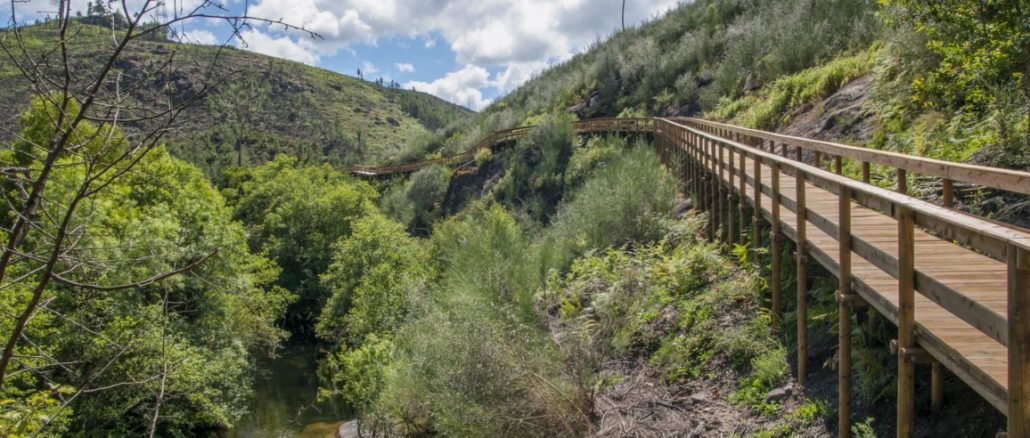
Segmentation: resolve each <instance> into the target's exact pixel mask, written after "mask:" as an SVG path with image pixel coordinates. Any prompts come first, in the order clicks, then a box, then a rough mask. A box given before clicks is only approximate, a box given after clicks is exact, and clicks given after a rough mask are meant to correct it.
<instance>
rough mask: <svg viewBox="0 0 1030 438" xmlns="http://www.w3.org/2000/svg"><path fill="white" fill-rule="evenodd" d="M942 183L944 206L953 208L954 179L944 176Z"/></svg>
mask: <svg viewBox="0 0 1030 438" xmlns="http://www.w3.org/2000/svg"><path fill="white" fill-rule="evenodd" d="M943 184H944V207H946V208H953V207H955V183H954V181H952V180H950V179H948V178H945V179H944V181H943Z"/></svg>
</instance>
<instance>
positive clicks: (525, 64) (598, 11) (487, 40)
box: [250, 0, 681, 106]
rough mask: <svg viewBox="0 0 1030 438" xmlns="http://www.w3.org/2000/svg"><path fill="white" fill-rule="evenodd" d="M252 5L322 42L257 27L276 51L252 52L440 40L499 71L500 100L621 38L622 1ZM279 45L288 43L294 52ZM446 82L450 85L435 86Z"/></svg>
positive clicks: (662, 6) (652, 10) (460, 55)
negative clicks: (599, 43)
mask: <svg viewBox="0 0 1030 438" xmlns="http://www.w3.org/2000/svg"><path fill="white" fill-rule="evenodd" d="M252 1H253V5H252V7H251V9H250V12H251V14H253V15H254V16H260V17H265V18H271V19H283V20H285V21H286V22H288V23H290V24H292V25H298V26H303V27H304V28H305V29H307V30H310V31H313V32H316V33H318V34H319V35H320V36H321V37H322V38H321V39H314V40H311V39H301V38H300V37H299V36H298V34H297V33H292V34H284V33H282V31H281V27H276V26H273V27H268V26H257V30H256V31H257V32H263V33H265V34H267V35H268V38H267V39H266V40H267V41H262V43H266V42H267V44H257V45H255V46H257V47H264V46H273V48H269V47H265V48H264V49H255V50H258V51H262V50H264V53H269V52H271V51H273V50H275V51H280V52H284V53H288V54H290V55H292V56H293V58H292V59H298V58H303V59H306V60H311V59H315V62H317V60H318V59H320V57H329V56H333V55H335V54H336V53H338V52H339V51H340V50H344V49H347V48H348V47H349V46H350V45H352V44H355V43H367V44H376V43H377V42H378V41H379V40H381V39H388V38H394V37H402V38H422V39H423V40H424V44H423V45H424V46H425V47H426V48H432V47H434V46H435V45H436V43H437V41H438V40H440V41H443V42H446V43H447V44H448V45H449V46H450V48H451V49H452V50H453V51H454V53H455V61H456V62H457V63H458V64H459V65H463V66H473V65H474V66H479V67H482V68H484V69H485V68H490V69H491V70H493V69H495V68H496V69H500V73H499V74H498V75H497V77H495V78H494V80H493V81H488V84H487V85H485V86H488V87H495V88H496V89H497V91H499V92H507V91H510V90H512V89H514V88H515V87H517V86H518V85H520V84H522V83H523V82H524V81H525V80H527V79H529V78H530V77H532V76H533V75H534V74H536V73H538V72H540V71H541V70H542V69H544V68H546V66H547V65H550V64H551V63H553V62H556V61H559V60H564V59H568V58H569V57H571V56H572V55H573V54H574V53H576V52H577V51H579V50H582V48H584V47H586V46H587V45H589V44H590V43H591V42H593V41H594V40H596V39H597V38H598V37H601V36H604V35H608V34H610V33H612V32H614V31H616V30H618V29H619V27H620V25H621V18H622V17H621V10H620V9H621V7H622V2H621V1H619V0H523V1H518V2H513V1H510V0H479V1H476V2H469V1H459V0H252ZM679 1H681V0H635V1H632V2H628V3H627V4H626V23H627V24H629V25H634V24H637V23H640V22H642V21H645V20H647V19H650V18H652V17H654V16H655V15H657V14H659V13H661V12H664V11H666V10H668V9H669V8H671V7H673V6H675V5H676V4H677V3H678V2H679ZM281 39H289V40H290V41H292V42H293V45H289V44H287V43H285V42H281V41H280V40H281ZM273 42H274V43H275V44H274V45H273V44H272V43H273ZM305 62H308V61H305ZM466 68H467V67H466ZM363 70H366V72H368V73H374V72H373V71H369V70H368V69H366V68H363ZM398 70H400V68H399V67H398ZM464 70H465V69H462V70H460V71H464ZM484 71H485V70H484ZM402 72H403V71H402ZM454 73H457V72H453V73H452V74H454ZM446 80H453V78H451V79H448V78H447V77H444V78H440V79H439V80H438V81H446ZM438 81H434V82H433V83H436V82H438ZM427 91H428V90H427ZM441 97H442V96H441ZM453 97H454V96H451V98H453ZM465 97H468V95H466V96H465ZM473 101H475V99H473ZM471 106H474V105H471Z"/></svg>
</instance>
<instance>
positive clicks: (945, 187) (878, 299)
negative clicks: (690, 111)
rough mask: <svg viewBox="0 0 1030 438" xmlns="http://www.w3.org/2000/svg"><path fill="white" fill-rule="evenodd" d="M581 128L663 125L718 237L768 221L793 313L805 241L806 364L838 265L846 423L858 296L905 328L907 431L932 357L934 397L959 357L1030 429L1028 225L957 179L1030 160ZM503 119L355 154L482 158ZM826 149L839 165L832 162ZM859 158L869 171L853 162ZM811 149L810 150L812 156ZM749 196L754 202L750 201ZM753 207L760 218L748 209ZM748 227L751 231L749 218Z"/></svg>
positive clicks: (1027, 185)
mask: <svg viewBox="0 0 1030 438" xmlns="http://www.w3.org/2000/svg"><path fill="white" fill-rule="evenodd" d="M576 130H577V132H578V133H580V134H590V133H637V134H648V135H651V136H653V139H654V144H655V147H656V148H657V149H658V152H659V155H660V156H661V157H662V160H663V162H664V163H665V164H666V165H667V166H668V167H669V168H671V169H674V170H675V171H676V172H678V173H680V174H679V175H678V176H680V177H681V179H682V182H683V183H684V186H685V187H686V189H685V190H686V191H688V192H690V195H691V197H692V199H693V200H694V205H695V207H696V208H698V209H701V210H706V211H707V213H708V218H709V226H708V227H707V228H706V233H707V236H708V238H709V239H712V240H715V239H722V240H723V241H725V242H726V243H728V244H732V243H744V242H746V241H747V238H748V237H750V239H751V242H752V248H753V249H754V250H756V251H757V249H758V247H759V245H760V244H761V243H760V242H761V239H760V236H761V235H762V233H761V232H760V228H761V227H762V226H763V222H768V224H769V235H770V239H769V240H770V245H771V265H772V266H771V277H772V278H771V279H770V280H771V281H770V295H771V296H770V297H769V298H770V313H771V315H772V324H773V328H774V330H781V325H782V313H783V309H782V292H783V291H782V290H781V289H782V284H781V283H782V272H781V271H782V265H783V263H782V257H781V255H782V253H783V244H784V243H786V241H787V239H790V240H792V241H793V242H794V247H795V249H796V252H795V254H794V257H795V262H796V263H795V265H796V269H797V275H796V279H797V289H796V293H797V301H796V302H797V308H796V309H795V311H796V314H797V315H798V318H797V320H798V321H799V323H798V324H797V342H798V345H797V353H798V357H797V362H796V363H797V378H798V381H799V382H801V383H802V384H803V383H804V381H805V377H806V369H807V361H808V354H807V338H808V336H807V329H808V324H807V302H808V299H809V297H808V295H809V291H808V287H807V286H808V281H807V280H808V278H807V277H808V272H807V265H808V264H809V263H810V262H811V261H815V262H817V263H819V264H820V265H822V266H823V267H825V268H826V269H827V270H828V271H829V272H830V273H832V274H833V275H835V276H837V278H838V290H837V291H836V294H835V295H836V299H837V300H838V306H839V315H840V316H839V317H840V320H839V326H840V333H839V342H840V346H839V349H838V354H839V356H838V358H839V391H840V394H839V410H838V412H839V418H838V421H839V430H840V436H841V437H846V436H848V434H849V432H850V416H851V368H852V364H851V325H852V316H853V314H854V313H853V310H854V309H855V308H859V307H869V308H871V309H873V310H875V312H876V313H877V314H880V315H883V317H885V318H887V319H888V320H890V321H891V322H892V323H894V324H895V325H896V326H897V328H898V335H897V339H896V340H895V341H894V342H892V343H891V344H892V348H893V350H894V351H895V354H896V355H897V358H898V406H897V412H898V415H897V435H898V436H899V437H910V436H912V433H913V424H914V420H915V419H914V406H915V401H914V400H915V397H916V394H915V388H914V375H915V373H914V370H915V365H916V364H921V363H926V364H929V365H931V375H932V378H931V394H930V397H931V406H932V407H934V408H938V407H939V406H940V404H941V402H942V400H943V386H942V374H941V373H942V369H947V370H949V371H950V372H952V373H953V374H955V375H956V376H957V377H959V378H960V379H961V380H963V381H964V382H965V383H966V384H968V385H969V386H970V387H971V388H972V389H974V390H975V391H976V392H978V393H979V394H981V395H982V396H983V397H984V398H985V399H986V400H987V401H988V402H990V403H991V404H992V405H994V406H995V407H996V408H997V409H998V410H999V411H1001V412H1002V413H1004V414H1005V415H1007V416H1008V436H1009V437H1030V296H1028V294H1030V231H1028V230H1026V229H1023V228H1020V227H1017V226H1012V225H1007V224H1001V223H998V222H995V221H992V220H989V219H986V218H982V217H978V216H974V215H971V214H968V213H962V212H959V211H957V210H955V209H953V208H952V207H954V205H955V204H954V202H955V201H954V185H955V183H956V182H958V183H963V184H969V185H973V186H979V187H985V188H992V189H998V190H1005V191H1010V192H1016V193H1022V194H1030V173H1026V172H1019V171H1013V170H1005V169H996V168H991V167H984V166H975V165H969V164H963V163H950V162H944V161H939V160H932V159H926V158H921V157H914V156H909V155H904V154H898V153H892V152H884V151H877V150H871V149H865V148H860V147H855V146H847V145H841V144H836V143H830V142H823V141H816V140H809V139H804V138H799V137H791V136H785V135H781V134H775V133H770V132H764V131H758V130H753V129H747V128H741V127H737V126H732V125H727V124H722V123H716V122H710V121H706V120H700V119H694V118H676V119H656V118H629V119H594V120H587V121H581V122H577V123H576ZM530 132H531V128H530V127H521V128H515V129H510V130H506V131H498V132H495V133H493V134H491V135H489V136H487V138H485V139H483V140H482V141H481V142H479V143H478V144H477V145H476V146H475V147H473V148H472V149H470V150H469V151H466V152H463V153H461V154H457V155H453V156H450V157H444V158H439V159H435V160H427V161H420V162H416V163H408V164H401V165H396V166H382V167H374V166H355V167H352V168H349V169H348V170H350V171H352V172H354V173H357V174H361V175H389V174H396V173H402V172H410V171H413V170H417V169H420V168H423V167H426V166H429V165H433V164H448V163H456V162H465V161H471V160H472V159H474V157H475V154H476V153H477V152H478V151H479V150H481V149H483V148H490V147H494V146H496V145H498V144H504V143H508V142H512V141H517V140H518V139H520V138H522V137H524V136H526V135H528V134H529V133H530ZM824 160H831V161H829V162H830V163H832V165H830V166H828V167H829V168H830V169H829V170H825V169H824V168H823V163H824ZM846 161H853V162H855V163H858V164H859V165H860V170H859V172H860V180H852V179H850V178H848V177H846V176H844V175H843V171H844V165H845V163H846ZM808 162H811V164H808ZM874 164H875V165H878V166H885V167H887V168H888V169H893V170H891V173H893V174H894V175H895V178H896V186H895V190H893V191H892V190H887V189H884V188H880V187H877V186H875V185H872V184H870V183H869V182H870V174H871V165H874ZM910 174H912V175H917V174H922V175H929V176H931V177H934V178H940V179H941V180H942V192H941V195H940V196H939V197H938V199H939V200H940V204H941V205H937V204H935V203H932V202H929V201H927V200H920V199H917V198H915V197H913V196H910V195H909V185H908V181H909V178H910V176H912V175H910ZM749 209H750V212H749V211H748V210H749ZM749 219H750V220H749ZM747 228H750V231H748V230H746V229H747Z"/></svg>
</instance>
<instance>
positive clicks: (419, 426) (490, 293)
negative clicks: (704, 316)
mask: <svg viewBox="0 0 1030 438" xmlns="http://www.w3.org/2000/svg"><path fill="white" fill-rule="evenodd" d="M432 240H433V242H434V246H435V248H436V250H435V253H436V260H438V263H439V268H440V273H441V278H440V281H439V283H438V284H437V286H436V287H434V288H433V289H432V291H431V296H430V297H427V298H426V299H423V300H419V301H418V304H417V311H416V312H414V315H415V317H414V318H413V319H412V320H411V321H410V322H409V323H408V324H406V325H405V326H404V327H403V328H402V329H401V330H400V331H399V332H398V334H397V337H396V340H395V343H396V345H397V351H398V352H397V359H396V361H395V362H394V368H393V371H391V373H390V374H389V375H388V378H387V385H386V389H385V391H384V393H383V397H382V400H383V409H384V410H385V411H386V412H389V413H390V414H391V416H392V417H394V418H396V419H397V420H398V421H400V422H401V423H402V428H403V430H407V431H408V432H407V433H409V434H420V433H438V434H442V435H458V436H488V435H498V436H553V435H555V434H559V435H567V434H577V433H579V432H580V431H582V430H583V429H585V428H586V427H587V424H588V423H587V422H588V421H589V419H588V418H587V416H586V415H585V410H586V409H587V406H586V404H585V401H584V400H582V399H580V398H579V397H578V396H577V394H576V392H575V391H574V388H572V387H571V386H570V385H569V384H567V383H566V382H564V381H563V380H562V378H561V376H562V373H561V364H560V362H558V360H557V358H556V352H555V351H554V347H553V344H551V342H550V341H549V338H548V336H547V334H546V329H545V328H544V327H543V326H542V324H541V323H540V321H539V319H538V318H539V317H538V316H537V315H536V314H535V313H534V312H533V311H532V305H533V300H532V293H533V292H534V291H535V289H536V288H537V287H539V285H540V282H541V279H542V276H541V270H540V269H539V268H538V267H537V265H536V264H537V261H536V256H535V254H534V251H532V250H531V242H530V240H529V238H528V236H526V235H525V234H524V233H523V231H522V230H521V229H520V227H519V226H518V224H517V223H516V222H515V219H514V218H513V217H512V216H511V215H510V214H508V213H507V212H505V211H504V209H503V208H501V207H500V206H496V205H495V206H492V207H488V206H484V205H481V204H480V205H476V206H473V207H471V208H470V209H469V210H467V211H466V212H465V213H464V214H462V215H460V216H458V217H455V218H452V219H449V220H447V221H445V222H443V223H442V224H440V225H438V226H437V227H436V229H435V232H434V235H433V239H432Z"/></svg>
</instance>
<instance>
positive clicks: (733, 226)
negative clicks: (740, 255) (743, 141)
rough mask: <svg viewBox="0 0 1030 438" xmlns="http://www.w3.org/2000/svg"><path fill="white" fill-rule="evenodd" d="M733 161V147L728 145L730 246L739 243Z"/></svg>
mask: <svg viewBox="0 0 1030 438" xmlns="http://www.w3.org/2000/svg"><path fill="white" fill-rule="evenodd" d="M733 162H734V160H733V147H732V146H726V166H727V167H729V170H728V171H727V172H726V189H727V190H726V191H727V197H728V198H729V199H727V200H726V243H728V244H729V245H730V246H732V245H733V244H735V243H737V230H736V228H737V227H736V219H735V218H734V216H735V215H736V211H735V210H736V208H734V205H733V204H734V203H735V202H736V200H737V194H736V193H735V192H734V190H733V176H734V174H733V171H734V169H733Z"/></svg>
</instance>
